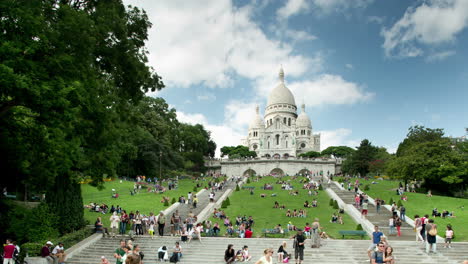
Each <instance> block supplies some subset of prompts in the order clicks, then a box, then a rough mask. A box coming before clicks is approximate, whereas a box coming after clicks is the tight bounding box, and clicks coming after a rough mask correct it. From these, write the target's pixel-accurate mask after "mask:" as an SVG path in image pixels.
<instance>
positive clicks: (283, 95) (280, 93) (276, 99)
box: [267, 68, 296, 107]
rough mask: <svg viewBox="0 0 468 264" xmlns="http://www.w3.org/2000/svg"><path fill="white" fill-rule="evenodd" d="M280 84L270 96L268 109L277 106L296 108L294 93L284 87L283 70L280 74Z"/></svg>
mask: <svg viewBox="0 0 468 264" xmlns="http://www.w3.org/2000/svg"><path fill="white" fill-rule="evenodd" d="M279 79H280V83H279V84H278V86H276V87H275V89H273V90H272V91H271V93H270V95H269V96H268V103H267V107H268V106H271V105H275V104H289V105H294V106H296V101H295V100H294V95H293V94H292V92H291V91H290V90H289V89H288V87H286V85H284V71H283V68H281V69H280V72H279Z"/></svg>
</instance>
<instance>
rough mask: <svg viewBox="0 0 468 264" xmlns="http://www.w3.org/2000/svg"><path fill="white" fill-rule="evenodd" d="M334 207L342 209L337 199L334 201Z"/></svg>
mask: <svg viewBox="0 0 468 264" xmlns="http://www.w3.org/2000/svg"><path fill="white" fill-rule="evenodd" d="M333 209H337V210H338V209H340V207H339V206H338V201H337V200H335V201H333Z"/></svg>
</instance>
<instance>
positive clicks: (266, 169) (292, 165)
mask: <svg viewBox="0 0 468 264" xmlns="http://www.w3.org/2000/svg"><path fill="white" fill-rule="evenodd" d="M337 163H339V161H337V160H335V159H308V158H304V159H302V158H287V159H272V158H254V159H234V160H229V159H227V160H221V161H220V164H221V173H222V174H225V175H226V176H228V177H238V176H252V175H273V176H284V175H296V174H302V175H304V174H306V173H308V174H311V173H315V174H318V173H320V172H322V173H323V174H324V175H328V174H336V173H337V172H338V171H336V169H337V166H336V165H337Z"/></svg>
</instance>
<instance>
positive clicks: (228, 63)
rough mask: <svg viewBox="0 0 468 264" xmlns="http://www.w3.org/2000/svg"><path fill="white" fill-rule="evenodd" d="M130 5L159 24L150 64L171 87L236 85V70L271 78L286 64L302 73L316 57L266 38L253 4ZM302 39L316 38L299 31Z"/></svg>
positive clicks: (152, 35) (207, 0) (216, 0)
mask: <svg viewBox="0 0 468 264" xmlns="http://www.w3.org/2000/svg"><path fill="white" fill-rule="evenodd" d="M127 3H131V4H136V5H137V6H140V7H142V8H144V9H145V10H146V11H147V13H148V16H149V18H150V20H151V21H152V22H153V24H154V25H153V27H152V28H151V29H150V32H149V40H148V44H147V47H148V50H149V51H150V54H149V63H150V64H151V65H152V66H153V67H154V68H155V69H156V71H157V72H158V73H159V74H160V75H161V76H163V81H164V82H165V83H166V86H168V87H170V86H178V87H190V86H191V85H197V84H201V85H206V86H210V87H231V86H232V85H233V82H234V81H233V80H234V76H235V75H236V74H237V75H238V76H240V77H244V78H247V79H250V80H253V81H256V80H257V79H262V78H268V76H269V75H271V73H272V72H275V71H277V69H278V67H279V65H280V64H284V65H285V66H286V65H288V72H289V74H291V75H292V76H299V75H301V74H304V73H305V72H306V71H308V69H309V68H310V67H311V63H313V60H314V58H310V57H308V56H303V55H297V54H295V52H294V48H293V46H291V45H290V44H288V43H284V42H282V41H280V40H276V39H272V38H269V37H268V36H266V34H265V33H264V32H263V30H262V29H261V28H260V26H259V25H258V24H257V23H255V22H254V20H253V19H252V17H253V15H254V9H253V7H252V5H246V6H244V7H242V8H237V7H235V6H233V4H232V2H231V1H230V0H203V1H182V0H179V1H175V0H174V1H173V0H171V1H136V0H128V1H126V4H127ZM296 37H297V38H300V39H302V40H305V39H311V38H312V37H313V36H312V35H310V34H306V33H305V32H304V33H300V32H299V33H298V34H296Z"/></svg>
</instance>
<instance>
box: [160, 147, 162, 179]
mask: <svg viewBox="0 0 468 264" xmlns="http://www.w3.org/2000/svg"><path fill="white" fill-rule="evenodd" d="M161 159H162V151H159V180H161V179H162V178H161V175H162V167H161Z"/></svg>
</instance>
